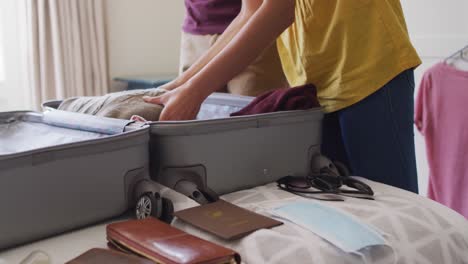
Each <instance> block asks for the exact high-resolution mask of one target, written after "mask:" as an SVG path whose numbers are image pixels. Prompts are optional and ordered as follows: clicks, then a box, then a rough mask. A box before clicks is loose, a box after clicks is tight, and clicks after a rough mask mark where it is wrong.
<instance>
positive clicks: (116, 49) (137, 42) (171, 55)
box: [107, 0, 184, 78]
mask: <svg viewBox="0 0 468 264" xmlns="http://www.w3.org/2000/svg"><path fill="white" fill-rule="evenodd" d="M183 16H184V2H183V1H182V0H175V1H174V0H132V1H129V0H108V1H107V26H108V36H107V41H108V48H109V50H108V52H109V71H110V77H111V78H113V77H122V76H135V75H156V74H168V73H169V74H171V73H177V67H178V61H179V47H180V45H179V42H180V28H181V24H182V20H183Z"/></svg>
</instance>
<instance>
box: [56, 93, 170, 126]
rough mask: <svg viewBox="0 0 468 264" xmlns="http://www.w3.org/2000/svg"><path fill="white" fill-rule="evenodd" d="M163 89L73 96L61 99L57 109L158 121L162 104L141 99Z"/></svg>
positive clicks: (157, 94) (154, 94) (155, 94)
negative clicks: (138, 117) (139, 117)
mask: <svg viewBox="0 0 468 264" xmlns="http://www.w3.org/2000/svg"><path fill="white" fill-rule="evenodd" d="M165 92H167V91H166V90H164V89H160V88H153V89H146V90H133V91H123V92H117V93H110V94H106V95H104V96H86V97H74V98H68V99H65V100H63V102H62V103H61V104H60V106H59V108H58V109H59V110H64V111H70V112H77V113H82V114H90V115H95V116H103V117H112V118H119V119H130V118H131V117H132V116H133V115H138V116H141V117H142V118H144V119H146V120H148V121H158V120H159V115H160V114H161V111H162V108H163V107H162V106H160V105H156V104H150V103H146V102H145V101H143V96H159V95H162V94H163V93H165Z"/></svg>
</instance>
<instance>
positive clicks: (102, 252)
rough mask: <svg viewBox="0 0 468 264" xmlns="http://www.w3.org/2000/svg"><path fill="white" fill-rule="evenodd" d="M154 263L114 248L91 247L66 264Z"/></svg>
mask: <svg viewBox="0 0 468 264" xmlns="http://www.w3.org/2000/svg"><path fill="white" fill-rule="evenodd" d="M114 263H115V264H154V262H153V261H151V260H148V259H144V258H140V257H137V256H134V255H128V254H125V253H120V252H117V251H114V250H108V249H103V248H93V249H90V250H88V251H86V252H85V253H83V254H81V255H79V256H78V257H76V258H74V259H72V260H70V261H69V262H67V264H114Z"/></svg>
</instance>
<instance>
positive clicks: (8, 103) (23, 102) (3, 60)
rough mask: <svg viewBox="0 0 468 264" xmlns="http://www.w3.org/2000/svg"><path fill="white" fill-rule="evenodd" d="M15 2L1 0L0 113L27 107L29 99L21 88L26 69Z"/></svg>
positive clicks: (16, 3) (17, 5)
mask: <svg viewBox="0 0 468 264" xmlns="http://www.w3.org/2000/svg"><path fill="white" fill-rule="evenodd" d="M18 2H19V1H18ZM18 2H17V1H16V0H0V34H1V36H0V41H1V43H0V54H1V55H0V70H2V69H3V71H2V73H3V74H0V75H2V76H0V111H6V110H15V109H27V108H30V104H29V101H30V100H29V96H28V93H27V91H26V90H25V89H24V87H25V85H24V81H25V76H26V69H25V67H24V64H23V63H22V62H24V61H25V60H24V58H25V57H24V55H25V53H24V52H22V51H24V47H25V44H24V41H21V31H22V30H21V28H22V24H21V19H20V17H21V16H20V12H19V9H18V8H19V3H18ZM22 18H24V17H22ZM23 25H24V24H23Z"/></svg>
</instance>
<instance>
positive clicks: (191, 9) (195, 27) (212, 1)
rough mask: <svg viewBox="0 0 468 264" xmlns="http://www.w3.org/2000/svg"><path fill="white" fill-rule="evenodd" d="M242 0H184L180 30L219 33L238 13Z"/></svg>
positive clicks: (199, 33)
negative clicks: (182, 20) (183, 15)
mask: <svg viewBox="0 0 468 264" xmlns="http://www.w3.org/2000/svg"><path fill="white" fill-rule="evenodd" d="M241 6H242V0H185V8H186V9H187V12H186V15H185V20H184V24H183V26H182V30H183V31H185V32H187V33H191V34H195V35H213V34H221V33H223V32H224V30H226V28H227V27H228V26H229V24H230V23H231V22H232V20H234V18H235V17H236V16H237V15H238V14H239V12H240V10H241Z"/></svg>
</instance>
